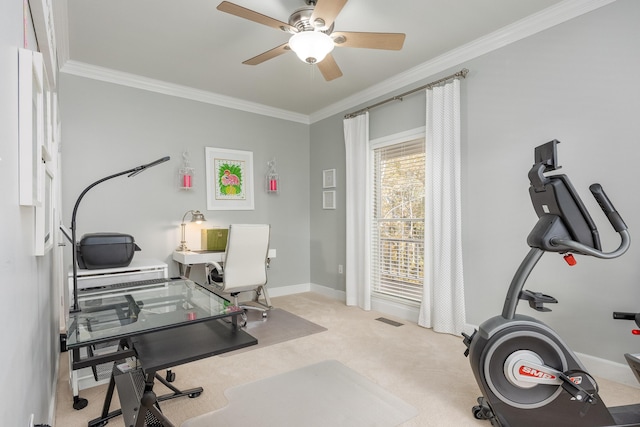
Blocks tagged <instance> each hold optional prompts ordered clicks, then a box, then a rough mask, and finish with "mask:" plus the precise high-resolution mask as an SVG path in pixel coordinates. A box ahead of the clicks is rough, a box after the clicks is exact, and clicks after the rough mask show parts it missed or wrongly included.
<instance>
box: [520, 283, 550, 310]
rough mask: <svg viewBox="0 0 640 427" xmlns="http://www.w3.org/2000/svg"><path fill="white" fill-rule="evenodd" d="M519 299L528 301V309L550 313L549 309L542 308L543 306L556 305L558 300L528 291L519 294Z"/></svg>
mask: <svg viewBox="0 0 640 427" xmlns="http://www.w3.org/2000/svg"><path fill="white" fill-rule="evenodd" d="M520 299H521V300H525V301H528V302H529V307H531V308H533V309H534V310H536V311H542V312H547V311H551V309H550V308H547V307H545V306H544V305H545V304H556V303H557V302H558V300H557V299H555V298H554V297H552V296H551V295H545V294H543V293H542V292H534V291H530V290H528V289H525V290H524V291H522V292H520Z"/></svg>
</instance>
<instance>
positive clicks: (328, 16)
mask: <svg viewBox="0 0 640 427" xmlns="http://www.w3.org/2000/svg"><path fill="white" fill-rule="evenodd" d="M305 3H306V4H307V6H306V7H302V8H300V9H297V10H296V11H294V12H293V13H292V14H291V16H289V23H285V22H282V21H279V20H277V19H274V18H271V17H269V16H266V15H263V14H261V13H258V12H255V11H253V10H251V9H247V8H244V7H242V6H239V5H237V4H234V3H231V2H228V1H223V2H222V3H220V4H219V5H218V10H220V11H222V12H226V13H230V14H231V15H235V16H238V17H240V18H244V19H248V20H250V21H253V22H257V23H258V24H262V25H266V26H268V27H271V28H275V29H277V30H281V31H284V32H286V33H289V34H292V36H291V37H290V38H289V41H288V42H287V43H284V44H281V45H280V46H278V47H275V48H273V49H270V50H268V51H266V52H263V53H261V54H260V55H257V56H254V57H253V58H251V59H248V60H246V61H244V62H243V64H247V65H258V64H261V63H263V62H264V61H267V60H269V59H272V58H275V57H277V56H280V55H282V54H283V53H286V52H287V51H290V50H293V51H294V52H295V53H296V55H298V57H299V58H300V59H301V60H302V61H304V62H306V63H308V64H317V65H318V68H319V69H320V72H321V73H322V75H323V77H324V79H325V80H327V81H330V80H333V79H336V78H338V77H340V76H342V71H341V70H340V67H338V64H337V63H336V61H335V59H334V58H333V56H332V55H331V51H332V50H333V48H334V47H335V46H338V47H356V48H368V49H385V50H400V49H402V45H403V44H404V39H405V35H404V34H402V33H359V32H350V31H336V32H334V31H333V27H334V23H335V19H336V16H338V14H339V13H340V11H341V10H342V8H343V7H344V5H345V4H346V3H347V0H305Z"/></svg>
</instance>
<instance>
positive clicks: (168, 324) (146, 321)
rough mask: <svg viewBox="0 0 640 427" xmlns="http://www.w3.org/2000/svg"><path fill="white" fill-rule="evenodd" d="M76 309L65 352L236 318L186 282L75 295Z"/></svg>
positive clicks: (206, 292) (216, 299)
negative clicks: (121, 339) (187, 325)
mask: <svg viewBox="0 0 640 427" xmlns="http://www.w3.org/2000/svg"><path fill="white" fill-rule="evenodd" d="M78 305H79V308H80V310H79V311H77V312H72V313H70V314H69V323H68V328H67V330H68V332H67V343H66V344H67V347H68V348H70V349H73V348H78V347H84V346H88V345H92V344H97V343H101V342H107V341H113V340H117V339H120V338H125V337H132V336H136V335H141V334H145V333H148V332H152V331H159V330H163V329H170V328H175V327H177V326H180V325H183V324H185V325H186V324H189V323H194V322H202V321H207V320H212V319H216V318H223V317H229V316H235V315H237V314H238V313H239V312H233V311H231V310H229V308H228V306H229V302H228V301H227V300H226V299H224V298H222V297H220V296H218V295H216V294H214V293H213V292H211V291H209V290H207V289H205V288H204V287H202V286H200V285H199V284H197V283H195V282H193V281H191V280H187V279H180V280H171V279H166V281H165V280H164V279H163V280H162V281H160V282H159V283H153V284H140V285H135V284H134V285H129V284H128V285H126V286H107V287H105V288H102V289H92V290H90V291H89V292H86V293H80V294H79V295H78ZM234 323H235V318H234Z"/></svg>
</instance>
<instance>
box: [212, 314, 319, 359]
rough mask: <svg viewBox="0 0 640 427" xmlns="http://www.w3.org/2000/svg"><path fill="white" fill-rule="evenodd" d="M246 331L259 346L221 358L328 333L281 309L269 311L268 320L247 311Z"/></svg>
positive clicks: (223, 355) (240, 350)
mask: <svg viewBox="0 0 640 427" xmlns="http://www.w3.org/2000/svg"><path fill="white" fill-rule="evenodd" d="M244 330H245V331H247V332H248V333H249V334H251V335H252V336H254V337H255V338H257V340H258V344H257V345H252V346H250V347H246V348H241V349H239V350H235V351H232V352H229V353H224V354H222V355H221V356H222V357H226V356H230V355H233V354H238V353H244V352H247V351H251V350H255V349H258V348H263V347H267V346H270V345H273V344H278V343H281V342H285V341H290V340H293V339H296V338H301V337H304V336H307V335H312V334H317V333H318V332H323V331H326V330H327V328H325V327H322V326H320V325H318V324H316V323H313V322H310V321H308V320H306V319H303V318H302V317H300V316H296V315H295V314H293V313H289V312H288V311H286V310H282V309H280V308H273V309H271V310H269V312H268V315H267V318H266V319H263V318H262V313H261V312H259V311H255V310H248V311H247V326H245V327H244Z"/></svg>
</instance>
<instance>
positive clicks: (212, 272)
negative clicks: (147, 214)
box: [205, 224, 272, 319]
mask: <svg viewBox="0 0 640 427" xmlns="http://www.w3.org/2000/svg"><path fill="white" fill-rule="evenodd" d="M270 231H271V226H270V225H268V224H232V225H230V226H229V234H228V236H227V247H226V250H225V254H224V262H223V264H222V265H221V264H219V263H217V262H210V263H207V264H206V265H205V272H206V275H207V283H209V284H210V285H212V286H213V287H214V289H215V290H216V291H217V292H220V293H222V294H229V295H231V297H233V305H234V306H236V307H239V308H240V309H242V310H259V311H262V317H267V311H268V310H270V309H271V308H272V307H271V301H270V300H269V294H268V293H267V289H266V284H267V262H268V260H267V255H268V252H269V237H270ZM249 291H251V292H255V298H254V300H253V302H255V303H257V304H259V305H260V306H261V307H258V306H255V305H239V304H238V294H239V293H241V292H249ZM261 295H262V297H263V298H264V302H261V301H260V296H261ZM245 319H246V316H245Z"/></svg>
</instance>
